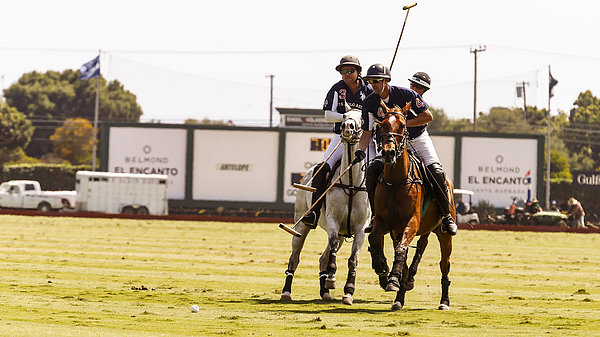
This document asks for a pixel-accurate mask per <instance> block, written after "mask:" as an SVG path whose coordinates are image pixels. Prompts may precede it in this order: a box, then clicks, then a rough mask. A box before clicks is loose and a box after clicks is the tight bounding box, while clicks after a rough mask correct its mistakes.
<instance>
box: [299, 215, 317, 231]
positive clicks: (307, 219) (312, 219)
mask: <svg viewBox="0 0 600 337" xmlns="http://www.w3.org/2000/svg"><path fill="white" fill-rule="evenodd" d="M301 221H302V222H303V223H304V224H305V225H306V227H308V228H310V229H316V228H317V213H315V211H310V212H308V214H306V215H305V216H304V218H302V220H301Z"/></svg>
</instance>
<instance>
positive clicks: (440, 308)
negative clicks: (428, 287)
mask: <svg viewBox="0 0 600 337" xmlns="http://www.w3.org/2000/svg"><path fill="white" fill-rule="evenodd" d="M438 310H444V311H446V310H450V307H449V306H447V305H445V304H440V306H439V307H438Z"/></svg>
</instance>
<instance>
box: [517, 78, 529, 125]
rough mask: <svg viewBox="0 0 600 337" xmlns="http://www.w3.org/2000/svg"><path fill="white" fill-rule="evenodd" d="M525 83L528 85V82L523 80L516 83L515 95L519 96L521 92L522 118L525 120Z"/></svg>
mask: <svg viewBox="0 0 600 337" xmlns="http://www.w3.org/2000/svg"><path fill="white" fill-rule="evenodd" d="M525 85H529V82H525V81H523V82H520V83H517V97H521V92H522V93H523V111H524V112H523V118H524V119H525V120H527V95H526V93H525ZM519 89H520V90H519Z"/></svg>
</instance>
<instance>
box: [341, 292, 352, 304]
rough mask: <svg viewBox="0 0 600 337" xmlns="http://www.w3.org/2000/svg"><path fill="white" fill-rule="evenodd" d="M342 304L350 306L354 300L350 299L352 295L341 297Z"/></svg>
mask: <svg viewBox="0 0 600 337" xmlns="http://www.w3.org/2000/svg"><path fill="white" fill-rule="evenodd" d="M342 303H344V304H348V305H352V304H353V303H354V299H353V298H352V295H350V294H346V295H344V297H342Z"/></svg>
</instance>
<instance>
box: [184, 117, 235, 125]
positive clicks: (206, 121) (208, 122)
mask: <svg viewBox="0 0 600 337" xmlns="http://www.w3.org/2000/svg"><path fill="white" fill-rule="evenodd" d="M183 124H201V125H232V123H231V121H230V122H225V121H223V120H211V119H208V118H204V119H203V120H201V121H199V120H197V119H194V118H188V119H186V120H185V122H183Z"/></svg>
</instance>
